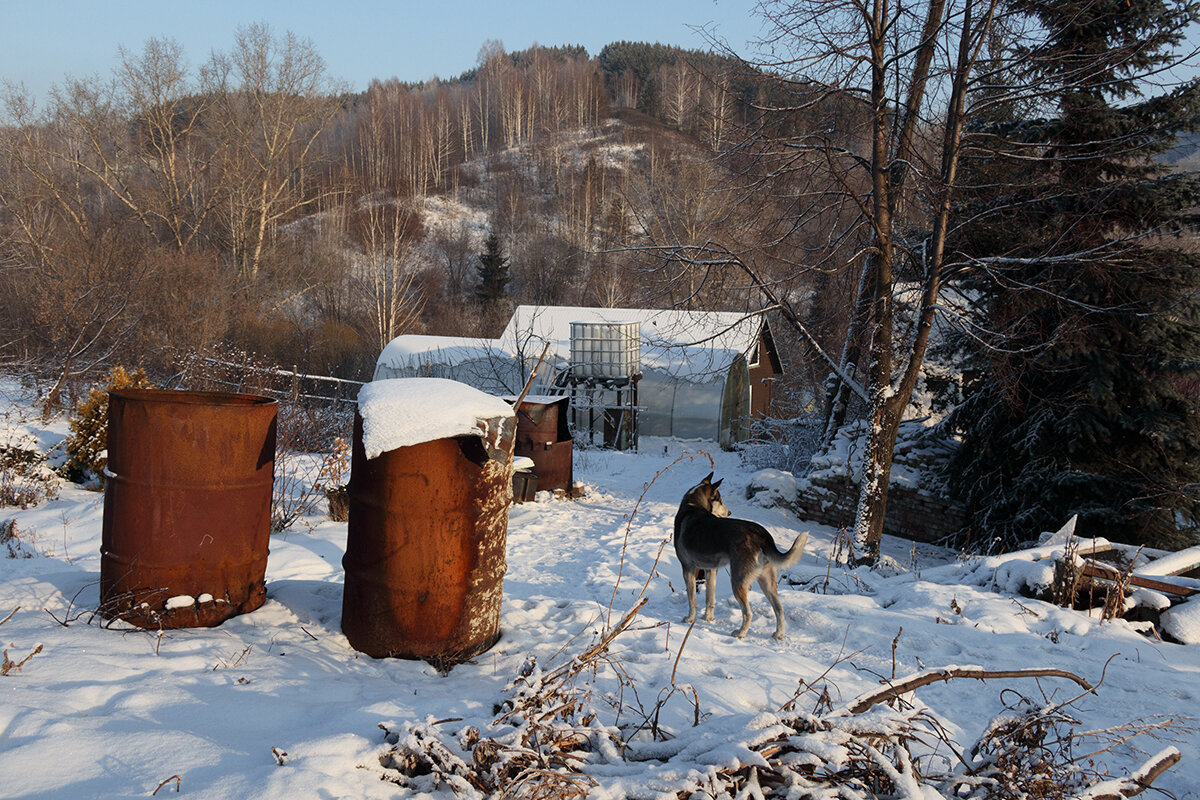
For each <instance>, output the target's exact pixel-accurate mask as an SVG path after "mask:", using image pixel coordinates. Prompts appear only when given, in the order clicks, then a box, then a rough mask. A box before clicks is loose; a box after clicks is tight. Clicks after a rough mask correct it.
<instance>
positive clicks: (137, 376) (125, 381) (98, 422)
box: [65, 366, 154, 483]
mask: <svg viewBox="0 0 1200 800" xmlns="http://www.w3.org/2000/svg"><path fill="white" fill-rule="evenodd" d="M153 387H154V384H152V383H151V382H150V380H149V379H148V378H147V377H146V372H145V370H143V369H142V368H141V367H138V368H137V369H136V370H134V371H133V372H129V371H127V370H126V369H125V368H124V367H121V366H116V367H113V368H112V371H111V372H110V373H109V374H108V381H107V384H106V386H105V387H104V388H103V389H102V388H99V387H96V388H93V389H92V390H91V391H90V392H89V393H88V396H87V399H86V400H85V401H84V402H83V404H82V405H81V406H79V408H78V410H76V412H75V416H74V417H73V418H72V419H71V422H70V426H71V433H70V434H68V436H67V440H66V451H67V463H66V466H65V471H66V475H67V478H69V479H70V480H72V481H74V482H76V483H92V482H99V481H100V476H102V475H103V474H104V467H105V466H106V465H107V464H108V393H109V392H110V391H113V390H115V389H151V388H153Z"/></svg>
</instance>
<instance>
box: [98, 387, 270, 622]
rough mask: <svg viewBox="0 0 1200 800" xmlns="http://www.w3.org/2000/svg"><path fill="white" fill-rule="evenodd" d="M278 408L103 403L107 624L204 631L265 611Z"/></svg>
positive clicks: (126, 399) (209, 402)
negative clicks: (113, 621) (116, 620)
mask: <svg viewBox="0 0 1200 800" xmlns="http://www.w3.org/2000/svg"><path fill="white" fill-rule="evenodd" d="M276 410H277V404H276V402H275V401H274V400H271V399H269V398H266V397H259V396H257V395H248V394H229V393H222V392H183V391H164V390H157V389H137V390H134V389H128V390H120V391H114V392H112V393H111V394H110V395H109V401H108V467H107V469H106V470H105V473H106V475H107V478H108V480H107V481H106V483H105V488H104V530H103V538H102V542H101V546H100V556H101V559H100V609H101V612H102V613H103V614H104V615H105V616H107V617H120V618H121V619H124V620H126V621H127V622H130V623H132V624H134V625H138V626H140V627H144V628H184V627H205V626H213V625H220V624H221V623H222V622H223V621H225V620H226V619H228V618H229V617H232V616H236V615H238V614H244V613H246V612H248V611H253V610H254V609H256V608H258V607H259V606H261V605H262V604H263V600H264V599H265V598H266V581H265V576H266V569H267V549H268V539H269V538H270V534H271V488H272V480H273V477H274V476H273V472H274V464H275V419H276Z"/></svg>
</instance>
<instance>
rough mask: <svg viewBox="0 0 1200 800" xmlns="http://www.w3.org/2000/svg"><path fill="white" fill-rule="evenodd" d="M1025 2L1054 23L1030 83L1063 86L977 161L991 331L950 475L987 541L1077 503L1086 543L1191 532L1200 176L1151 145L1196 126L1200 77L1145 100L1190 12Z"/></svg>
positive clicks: (982, 279) (1170, 3)
mask: <svg viewBox="0 0 1200 800" xmlns="http://www.w3.org/2000/svg"><path fill="white" fill-rule="evenodd" d="M1015 5H1016V6H1018V7H1020V8H1021V9H1022V10H1024V11H1025V12H1026V13H1028V14H1029V15H1030V16H1031V17H1033V18H1034V19H1035V20H1036V22H1037V23H1038V24H1040V25H1041V26H1043V27H1044V30H1045V31H1046V33H1047V35H1046V38H1045V39H1044V41H1043V43H1042V44H1041V46H1039V47H1037V48H1033V49H1032V50H1030V51H1029V52H1027V53H1026V54H1025V55H1027V56H1028V58H1027V59H1025V61H1024V63H1026V64H1034V65H1038V66H1037V67H1035V69H1034V72H1036V73H1040V74H1030V75H1027V76H1026V79H1027V80H1028V79H1037V80H1041V81H1043V82H1046V83H1049V84H1051V85H1054V86H1056V87H1057V90H1056V91H1055V93H1054V95H1053V97H1052V99H1053V101H1054V103H1055V109H1054V112H1055V113H1054V115H1053V117H1052V118H1051V119H1048V120H1025V121H1023V122H1019V123H1011V124H999V125H998V126H997V127H996V133H997V135H998V141H997V146H996V147H994V148H992V153H994V154H995V153H1000V154H1001V155H998V156H995V155H994V156H993V157H992V158H990V159H989V160H987V161H981V162H978V163H976V164H975V165H974V166H975V167H976V172H975V177H976V181H977V183H979V184H981V185H983V184H986V185H988V186H990V187H992V188H991V190H990V191H991V195H992V196H991V197H990V198H984V200H990V201H991V203H992V208H991V209H989V210H988V211H987V213H986V214H982V215H981V214H980V209H978V208H975V209H971V213H972V217H973V218H974V219H975V220H979V219H981V218H982V219H984V221H983V222H975V223H973V224H972V225H971V226H970V227H969V230H970V235H969V237H967V240H966V241H964V242H963V243H962V245H963V250H964V251H966V252H968V253H969V254H970V255H971V256H972V258H970V259H968V260H969V261H970V262H971V263H973V264H974V265H975V266H976V269H975V270H973V272H974V273H975V277H976V278H977V279H978V290H979V291H980V292H981V294H982V296H983V300H984V309H985V311H984V315H983V317H984V318H983V320H982V326H981V327H982V328H983V329H984V330H986V331H988V332H989V335H994V336H995V337H996V338H995V339H994V340H993V341H990V342H987V347H986V348H984V349H982V350H981V351H980V352H981V360H983V361H984V362H985V369H984V371H983V377H982V379H981V380H979V381H978V383H977V385H976V386H975V387H974V392H973V394H972V395H971V397H970V399H969V400H968V401H967V402H966V403H965V404H964V405H963V406H962V407H961V408H960V409H959V410H958V411H957V412H956V414H955V416H954V418H953V420H954V422H955V424H956V425H957V427H958V428H959V430H960V432H961V433H962V436H963V447H962V449H961V451H960V453H959V455H958V457H957V459H956V462H955V463H954V464H953V465H952V470H951V471H952V485H953V486H956V487H957V488H958V489H959V490H960V492H961V493H962V499H963V500H964V501H965V502H966V503H967V505H968V506H969V507H970V508H971V509H972V510H973V511H974V512H975V516H974V526H973V527H974V529H973V531H972V536H973V537H974V538H975V542H976V543H979V544H986V543H988V542H992V543H995V542H996V541H997V540H998V541H999V542H1000V543H1002V544H1004V545H1005V546H1011V545H1014V544H1016V543H1018V542H1020V541H1022V540H1025V539H1029V538H1032V537H1035V536H1037V534H1038V533H1039V532H1041V531H1045V530H1054V529H1057V528H1058V527H1059V526H1061V525H1062V524H1063V523H1064V522H1065V521H1066V520H1067V519H1068V518H1069V517H1070V516H1071V515H1073V514H1078V515H1079V522H1080V524H1079V527H1078V528H1077V530H1078V531H1079V532H1080V534H1081V535H1104V536H1109V537H1112V538H1115V539H1118V540H1122V541H1131V542H1139V543H1147V544H1153V545H1158V546H1180V545H1185V544H1189V543H1192V542H1195V541H1196V534H1195V529H1194V528H1191V527H1189V526H1191V525H1194V524H1195V522H1196V520H1197V519H1200V495H1198V493H1197V490H1196V488H1195V487H1196V486H1197V485H1198V484H1200V417H1198V416H1197V413H1196V410H1197V407H1198V406H1200V403H1198V402H1197V399H1198V398H1196V396H1195V386H1196V385H1197V384H1196V382H1195V381H1196V378H1197V374H1198V366H1200V326H1198V325H1197V320H1198V317H1197V307H1196V300H1195V292H1196V290H1197V288H1200V271H1198V270H1200V256H1197V255H1196V254H1195V253H1194V252H1189V251H1188V248H1187V247H1186V246H1185V243H1184V242H1182V241H1181V232H1185V231H1189V230H1190V228H1191V227H1192V224H1193V222H1194V220H1192V219H1191V218H1190V217H1189V211H1190V210H1191V209H1194V208H1195V207H1196V206H1197V204H1198V203H1200V181H1198V179H1197V176H1196V175H1194V174H1171V173H1169V172H1168V171H1167V170H1166V168H1165V167H1163V166H1162V165H1161V163H1160V162H1159V160H1158V159H1157V156H1158V155H1160V154H1161V153H1162V152H1163V151H1164V150H1166V149H1167V148H1168V147H1170V146H1171V145H1172V144H1173V143H1174V141H1175V136H1176V134H1177V133H1179V132H1183V131H1191V130H1194V129H1195V128H1196V127H1197V123H1198V120H1200V116H1198V112H1200V86H1198V84H1197V81H1195V80H1193V81H1190V82H1187V83H1185V84H1182V85H1180V86H1178V87H1176V88H1175V89H1173V90H1171V91H1168V92H1166V93H1163V94H1159V95H1154V96H1146V95H1145V94H1144V92H1145V91H1146V89H1147V87H1148V86H1149V85H1150V84H1149V83H1148V82H1147V81H1146V80H1145V78H1146V76H1149V75H1152V74H1155V73H1156V72H1157V71H1159V70H1160V69H1161V68H1162V67H1164V66H1167V65H1169V64H1170V63H1171V62H1172V61H1173V60H1174V59H1175V58H1176V55H1175V52H1176V51H1175V48H1176V47H1177V46H1178V45H1179V43H1180V41H1181V39H1182V36H1183V32H1184V31H1185V30H1186V29H1187V28H1188V26H1189V25H1190V24H1191V23H1192V22H1194V21H1195V20H1196V19H1197V13H1198V12H1197V8H1196V6H1194V5H1193V4H1192V3H1191V2H1186V1H1185V0H1018V2H1016V3H1015ZM1034 152H1036V153H1037V157H1036V158H1030V155H1031V153H1034ZM997 159H1000V160H999V161H997ZM983 175H986V177H982V178H981V176H983ZM1018 186H1023V187H1025V191H1021V190H1019V189H1017V188H1016V187H1018ZM1022 195H1024V196H1026V197H1028V196H1029V195H1033V197H1034V199H1032V200H1030V201H1025V200H1022ZM964 227H966V226H964ZM1185 235H1188V236H1190V235H1192V234H1190V233H1187V234H1185ZM1181 521H1182V523H1183V525H1182V526H1181V525H1180V524H1179V523H1180V522H1181Z"/></svg>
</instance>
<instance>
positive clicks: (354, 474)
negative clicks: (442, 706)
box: [342, 417, 514, 665]
mask: <svg viewBox="0 0 1200 800" xmlns="http://www.w3.org/2000/svg"><path fill="white" fill-rule="evenodd" d="M354 428H355V431H354V451H353V455H352V461H351V473H350V486H349V492H350V521H349V524H348V531H347V541H346V555H345V557H344V558H343V559H342V564H343V566H344V567H345V570H346V583H345V587H344V596H343V603H342V630H343V631H344V632H345V634H346V637H347V639H349V641H350V644H351V646H353V647H354V648H355V649H356V650H359V651H361V652H363V653H366V654H368V655H370V656H374V657H376V658H386V657H392V656H396V657H401V658H415V659H425V660H429V661H433V662H435V663H441V664H447V665H449V664H454V663H457V662H460V661H464V660H466V659H468V658H471V657H472V656H474V655H476V654H478V653H480V652H482V651H484V650H486V649H488V648H489V647H491V646H492V644H494V643H495V641H496V640H497V639H498V638H499V636H500V602H501V597H502V594H503V588H504V584H503V582H504V573H505V570H506V568H507V562H506V559H505V545H506V540H507V535H508V508H509V503H510V502H511V500H512V448H513V432H514V423H513V420H512V418H511V417H508V418H497V419H493V420H489V421H488V431H487V436H485V437H484V438H480V437H477V436H461V437H455V438H447V439H438V440H435V441H432V442H425V443H422V444H417V445H413V446H411V447H400V448H397V449H395V450H390V451H388V452H386V453H382V454H381V455H379V456H378V457H377V458H373V459H369V460H368V459H367V458H366V455H365V453H364V452H363V445H362V420H361V419H356V420H355V426H354Z"/></svg>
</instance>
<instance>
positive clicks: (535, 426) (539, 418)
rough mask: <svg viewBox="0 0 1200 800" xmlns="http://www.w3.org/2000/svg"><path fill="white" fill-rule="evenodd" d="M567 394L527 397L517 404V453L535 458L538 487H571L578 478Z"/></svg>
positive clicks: (542, 488) (540, 488) (515, 452)
mask: <svg viewBox="0 0 1200 800" xmlns="http://www.w3.org/2000/svg"><path fill="white" fill-rule="evenodd" d="M572 448H573V442H572V441H571V432H570V430H569V429H568V428H567V398H566V397H563V398H562V399H561V400H555V401H554V402H549V403H547V402H544V401H531V400H523V401H521V403H520V405H519V406H518V407H517V440H516V445H515V448H514V454H515V455H518V456H529V457H530V458H532V459H533V469H531V470H530V472H532V473H533V474H534V475H536V476H537V479H538V481H537V483H538V490H539V491H542V490H548V491H553V490H555V489H569V488H570V487H571V483H572V482H573V480H574V471H573V465H572Z"/></svg>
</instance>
